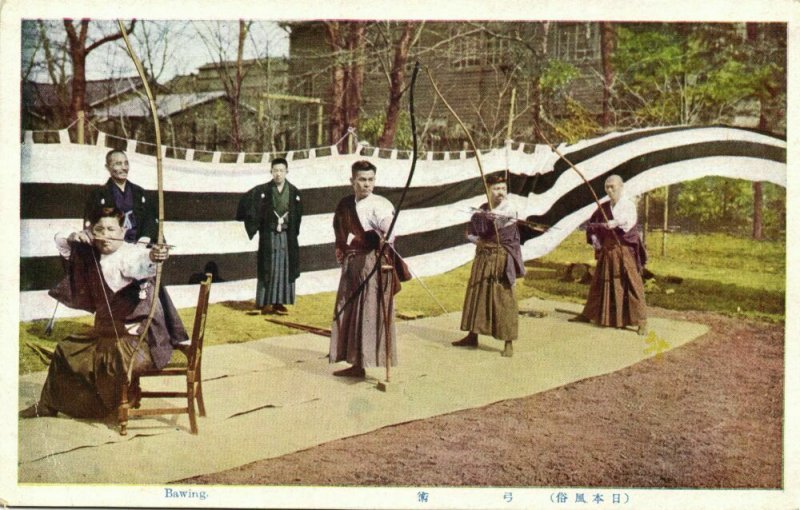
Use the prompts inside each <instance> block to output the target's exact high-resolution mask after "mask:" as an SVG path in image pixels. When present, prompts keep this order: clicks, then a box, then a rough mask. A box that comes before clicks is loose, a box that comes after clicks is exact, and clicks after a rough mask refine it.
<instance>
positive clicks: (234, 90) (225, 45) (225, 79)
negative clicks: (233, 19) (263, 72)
mask: <svg viewBox="0 0 800 510" xmlns="http://www.w3.org/2000/svg"><path fill="white" fill-rule="evenodd" d="M252 24H253V22H252V21H245V20H239V22H238V31H237V32H236V40H235V50H234V51H235V55H236V56H235V58H234V60H230V59H229V58H228V55H229V52H230V51H231V41H230V40H229V39H228V37H227V35H226V31H225V28H226V27H225V26H224V22H216V23H215V24H214V25H210V24H202V25H198V33H199V34H200V37H201V38H202V39H203V42H204V43H205V46H206V49H207V50H208V53H209V55H210V57H211V59H212V60H213V61H214V63H215V64H216V67H215V68H216V71H217V74H218V76H219V79H220V81H221V82H222V87H223V89H224V90H225V95H226V97H227V99H228V111H229V113H230V120H231V133H230V142H231V147H232V149H233V150H234V151H236V152H239V151H241V150H242V143H243V137H242V117H241V105H242V84H243V82H244V79H245V77H246V75H247V73H248V72H249V71H250V69H252V65H245V63H244V52H245V45H246V43H247V40H248V33H249V31H250V27H251V26H252Z"/></svg>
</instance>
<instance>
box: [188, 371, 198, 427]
mask: <svg viewBox="0 0 800 510" xmlns="http://www.w3.org/2000/svg"><path fill="white" fill-rule="evenodd" d="M186 400H187V402H186V407H187V408H188V410H189V428H190V429H191V430H192V434H197V418H196V417H195V414H194V402H195V398H194V382H193V381H191V380H189V381H186Z"/></svg>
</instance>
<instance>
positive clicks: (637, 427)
mask: <svg viewBox="0 0 800 510" xmlns="http://www.w3.org/2000/svg"><path fill="white" fill-rule="evenodd" d="M650 313H651V314H652V315H653V316H661V317H667V318H673V319H685V320H689V321H693V322H700V323H704V324H707V325H708V326H710V327H711V331H710V332H709V333H708V334H706V335H704V336H703V337H701V338H699V339H697V340H695V341H694V342H692V343H690V344H688V345H686V346H683V347H681V348H678V349H675V350H673V351H670V352H667V353H664V354H662V355H660V356H659V357H656V358H653V359H650V360H647V361H644V362H641V363H638V364H637V365H634V366H631V367H629V368H626V369H624V370H621V371H619V372H615V373H612V374H609V375H605V376H600V377H594V378H590V379H585V380H583V381H578V382H576V383H573V384H569V385H567V386H563V387H560V388H557V389H554V390H551V391H547V392H544V393H541V394H537V395H532V396H529V397H525V398H520V399H514V400H506V401H502V402H498V403H495V404H492V405H489V406H486V407H482V408H477V409H469V410H465V411H460V412H456V413H451V414H447V415H443V416H437V417H434V418H430V419H426V420H420V421H415V422H410V423H404V424H400V425H396V426H391V427H386V428H383V429H380V430H378V431H375V432H373V433H369V434H364V435H361V436H356V437H350V438H346V439H342V440H338V441H333V442H330V443H327V444H323V445H320V446H317V447H314V448H311V449H308V450H305V451H300V452H296V453H293V454H289V455H285V456H283V457H279V458H274V459H265V460H261V461H257V462H253V463H251V464H247V465H244V466H241V467H238V468H235V469H231V470H228V471H223V472H220V473H214V474H210V475H204V476H199V477H195V478H191V479H188V480H183V481H182V482H184V483H202V484H220V485H225V484H235V485H317V486H320V485H321V486H331V485H333V486H353V485H358V486H372V485H380V486H501V487H541V486H594V487H598V486H609V487H611V486H613V487H707V488H746V487H763V488H776V487H781V486H782V477H781V475H782V464H783V459H782V450H783V448H782V428H783V367H784V362H783V352H784V349H783V343H784V328H783V325H781V324H774V325H773V324H766V323H761V322H754V321H744V320H740V319H733V318H728V317H724V316H721V315H716V314H710V313H700V312H675V311H669V310H663V309H653V308H651V310H650Z"/></svg>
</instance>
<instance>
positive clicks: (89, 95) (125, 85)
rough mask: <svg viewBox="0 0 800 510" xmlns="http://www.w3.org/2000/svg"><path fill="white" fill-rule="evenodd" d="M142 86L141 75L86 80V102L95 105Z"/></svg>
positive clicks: (91, 105)
mask: <svg viewBox="0 0 800 510" xmlns="http://www.w3.org/2000/svg"><path fill="white" fill-rule="evenodd" d="M141 87H142V79H141V78H140V77H139V76H123V77H121V78H108V79H105V80H91V81H88V80H87V81H86V104H87V105H89V106H90V107H95V106H97V105H98V104H100V103H102V102H104V101H108V100H109V99H112V98H114V97H116V96H119V95H122V94H125V93H127V92H131V91H134V90H138V89H140V88H141Z"/></svg>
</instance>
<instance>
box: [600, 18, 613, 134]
mask: <svg viewBox="0 0 800 510" xmlns="http://www.w3.org/2000/svg"><path fill="white" fill-rule="evenodd" d="M613 53H614V25H613V24H612V23H609V22H608V21H604V22H601V23H600V60H601V65H602V66H603V117H602V121H601V125H602V126H603V127H604V128H607V127H608V126H610V125H611V86H612V84H613V82H614V66H613V64H612V62H611V57H612V55H613Z"/></svg>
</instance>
